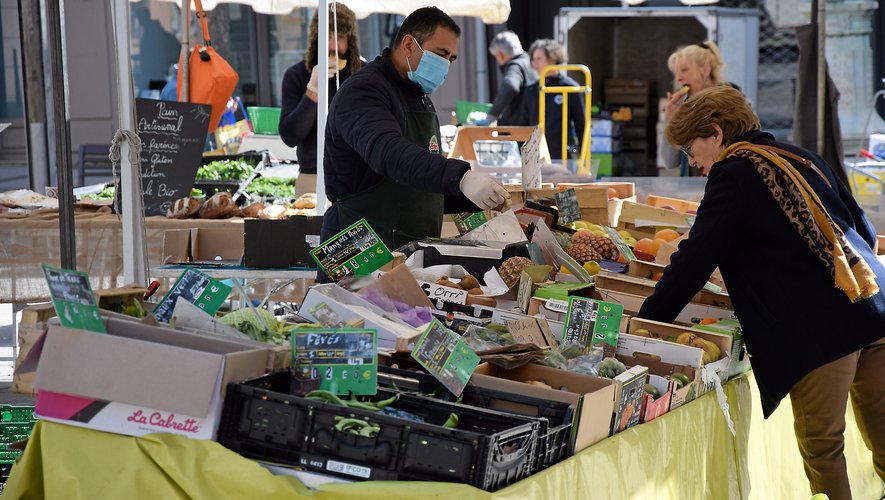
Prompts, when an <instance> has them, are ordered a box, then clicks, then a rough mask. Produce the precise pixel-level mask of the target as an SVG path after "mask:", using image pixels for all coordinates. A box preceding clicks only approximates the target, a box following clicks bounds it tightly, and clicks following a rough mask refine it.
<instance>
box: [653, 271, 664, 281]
mask: <svg viewBox="0 0 885 500" xmlns="http://www.w3.org/2000/svg"><path fill="white" fill-rule="evenodd" d="M663 277H664V272H663V271H658V272H656V273H654V274H652V275H651V279H653V280H655V281H660V280H661V278H663Z"/></svg>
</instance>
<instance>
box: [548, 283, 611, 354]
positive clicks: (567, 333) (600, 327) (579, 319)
mask: <svg viewBox="0 0 885 500" xmlns="http://www.w3.org/2000/svg"><path fill="white" fill-rule="evenodd" d="M623 314H624V306H623V305H621V304H614V303H611V302H603V301H601V300H594V299H588V298H585V297H571V298H570V299H569V305H568V313H567V314H566V317H565V328H564V329H563V333H562V343H563V344H568V343H572V342H575V343H578V344H581V345H583V346H585V352H588V353H589V352H590V348H591V346H592V345H593V344H596V343H602V344H603V349H604V351H605V354H606V356H613V355H614V353H615V351H616V350H617V347H618V330H619V329H620V327H621V316H622V315H623Z"/></svg>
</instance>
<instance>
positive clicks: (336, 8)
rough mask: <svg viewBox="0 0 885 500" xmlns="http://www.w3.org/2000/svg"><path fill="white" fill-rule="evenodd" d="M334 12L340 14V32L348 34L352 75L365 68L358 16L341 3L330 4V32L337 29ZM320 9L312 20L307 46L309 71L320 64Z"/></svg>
mask: <svg viewBox="0 0 885 500" xmlns="http://www.w3.org/2000/svg"><path fill="white" fill-rule="evenodd" d="M333 12H337V13H338V32H339V33H346V34H347V69H348V71H350V73H351V74H353V73H356V72H357V71H358V70H359V69H360V68H362V67H363V63H362V61H361V60H360V37H359V32H358V30H357V24H356V14H354V13H353V11H352V10H350V9H349V8H348V7H347V6H346V5H344V4H343V3H341V2H336V3H334V4H333V3H330V4H329V31H332V30H333V29H335V18H334V17H333ZM319 13H320V11H319V9H317V11H316V12H314V13H313V19H311V20H310V41H309V42H308V44H307V58H306V59H307V60H306V61H305V62H306V63H307V71H311V70H312V69H313V67H314V66H316V64H317V63H318V62H319V60H320V58H319V53H318V52H319V32H320V30H319Z"/></svg>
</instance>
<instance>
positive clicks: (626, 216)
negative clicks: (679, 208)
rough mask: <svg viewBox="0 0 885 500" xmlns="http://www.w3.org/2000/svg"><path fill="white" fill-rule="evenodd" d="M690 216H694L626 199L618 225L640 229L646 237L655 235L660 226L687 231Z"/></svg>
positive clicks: (630, 228) (629, 228) (681, 231)
mask: <svg viewBox="0 0 885 500" xmlns="http://www.w3.org/2000/svg"><path fill="white" fill-rule="evenodd" d="M689 217H693V216H692V215H687V214H683V213H679V212H676V211H674V210H667V209H665V208H659V207H653V206H651V205H645V204H643V203H634V202H630V201H626V202H624V205H623V207H621V214H620V218H619V219H618V227H623V228H625V229H628V230H635V231H638V232H640V233H643V235H645V237H654V233H655V231H656V230H657V228H660V227H674V228H676V231H678V232H680V233H685V232H687V231H688V229H689V227H690V225H689V223H688V218H689ZM648 234H650V235H651V236H648Z"/></svg>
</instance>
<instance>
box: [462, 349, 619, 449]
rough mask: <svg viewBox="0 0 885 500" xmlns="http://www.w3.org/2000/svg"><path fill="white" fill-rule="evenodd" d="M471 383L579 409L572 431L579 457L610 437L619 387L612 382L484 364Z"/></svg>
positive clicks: (551, 370) (527, 367)
mask: <svg viewBox="0 0 885 500" xmlns="http://www.w3.org/2000/svg"><path fill="white" fill-rule="evenodd" d="M528 380H543V381H544V383H546V384H547V385H549V386H551V387H553V389H546V388H543V387H538V386H535V385H529V384H525V383H524V382H526V381H528ZM470 383H471V384H473V385H476V386H479V387H486V388H489V389H497V390H501V391H507V392H514V393H517V394H525V395H528V396H532V397H539V398H545V399H549V400H551V401H563V402H566V403H570V404H573V405H575V407H576V408H577V409H578V410H577V411H576V413H575V414H576V418H575V422H576V423H577V426H576V427H573V429H572V438H573V439H574V449H575V453H577V452H579V451H581V450H583V449H585V448H587V447H589V446H591V445H593V444H595V443H597V442H599V441H601V440H603V439H605V438H606V437H608V435H609V430H610V428H611V420H612V411H613V409H614V400H615V385H614V382H612V381H611V380H609V379H605V378H599V377H590V376H587V375H581V374H579V373H572V372H568V371H565V370H557V369H556V368H550V367H549V366H543V365H536V364H528V365H523V366H520V367H519V368H514V369H512V370H505V369H503V368H500V367H498V366H495V365H490V364H486V363H483V364H481V365H479V366H478V367H476V371H475V372H474V373H473V377H471V378H470Z"/></svg>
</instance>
